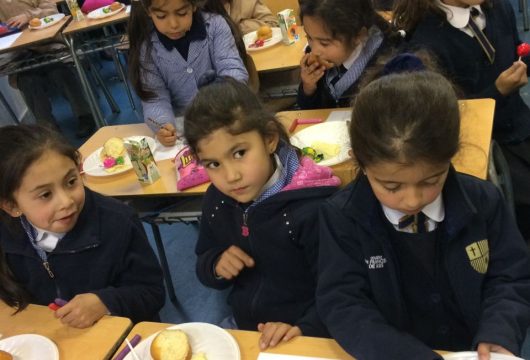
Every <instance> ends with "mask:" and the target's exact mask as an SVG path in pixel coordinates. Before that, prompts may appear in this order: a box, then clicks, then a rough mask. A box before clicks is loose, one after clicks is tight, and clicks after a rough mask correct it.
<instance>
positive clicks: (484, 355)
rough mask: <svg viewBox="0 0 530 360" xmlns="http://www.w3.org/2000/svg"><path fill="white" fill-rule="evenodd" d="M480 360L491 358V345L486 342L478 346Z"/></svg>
mask: <svg viewBox="0 0 530 360" xmlns="http://www.w3.org/2000/svg"><path fill="white" fill-rule="evenodd" d="M477 355H478V360H490V346H489V344H486V343H480V344H479V345H478V347H477Z"/></svg>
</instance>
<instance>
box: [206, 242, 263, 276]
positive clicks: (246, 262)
mask: <svg viewBox="0 0 530 360" xmlns="http://www.w3.org/2000/svg"><path fill="white" fill-rule="evenodd" d="M244 267H254V259H253V258H251V257H250V256H249V255H248V254H247V253H246V252H244V251H243V250H241V249H240V248H239V247H237V246H235V245H232V246H230V247H229V248H228V249H226V250H225V252H224V253H223V254H222V255H221V257H220V258H219V261H218V262H217V264H216V265H215V274H216V275H217V276H220V277H222V278H224V279H226V280H230V279H232V278H235V277H236V276H237V275H239V273H240V272H241V270H243V268H244Z"/></svg>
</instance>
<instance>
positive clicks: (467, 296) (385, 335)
mask: <svg viewBox="0 0 530 360" xmlns="http://www.w3.org/2000/svg"><path fill="white" fill-rule="evenodd" d="M442 194H443V195H442V196H443V201H444V206H445V220H444V226H443V227H442V229H443V231H442V235H441V246H442V247H443V248H444V252H445V254H447V255H446V257H445V258H444V259H441V262H440V263H441V264H442V266H443V268H444V269H445V272H446V274H447V277H448V280H449V284H450V287H451V288H452V290H453V294H454V297H455V300H456V304H457V306H458V308H459V310H460V312H461V314H462V316H463V321H464V322H465V324H466V326H467V327H468V328H469V329H470V331H471V333H472V334H474V339H473V343H472V344H469V349H471V348H472V347H473V348H474V347H476V346H477V345H478V343H480V342H490V343H494V344H498V345H501V346H503V347H504V348H506V349H508V350H509V351H511V352H513V353H515V354H517V353H519V351H520V346H521V344H522V341H523V339H524V336H525V334H526V329H527V328H528V326H529V325H530V258H529V254H528V249H527V246H526V244H525V242H524V240H523V239H522V237H521V235H520V234H519V232H518V230H517V227H516V225H515V223H514V220H513V219H512V218H511V216H510V214H509V211H508V210H507V208H506V206H505V204H504V200H503V198H502V196H501V194H500V192H499V191H498V190H497V189H496V188H495V187H494V186H493V185H492V184H491V183H488V182H485V181H482V180H479V179H476V178H473V177H471V176H467V175H463V174H457V173H456V172H454V170H451V171H450V173H449V176H448V178H447V181H446V183H445V186H444V189H443V193H442ZM386 222H387V220H386V218H384V214H382V211H381V204H380V203H379V201H378V200H377V199H376V197H375V196H374V194H373V192H372V189H371V187H370V185H369V183H368V180H367V179H366V176H360V178H358V179H357V180H356V181H354V182H353V183H351V184H350V185H348V186H347V187H346V188H344V189H342V190H341V191H339V192H338V193H336V194H335V195H334V196H332V197H331V198H330V199H329V200H328V201H327V202H326V203H325V205H324V206H323V207H322V210H321V214H320V224H321V225H320V226H321V230H320V255H319V278H318V287H317V307H318V311H319V314H320V315H321V318H322V320H323V321H324V324H326V326H327V327H328V330H329V332H330V334H331V335H332V337H334V338H335V339H336V340H337V341H338V343H339V344H340V345H341V346H342V347H343V348H344V349H345V350H346V351H347V352H348V353H350V354H351V355H353V356H354V357H355V358H357V359H359V360H366V359H374V360H375V359H377V360H379V359H393V360H400V359H403V360H415V359H417V360H420V359H421V360H427V359H441V357H440V356H439V355H437V354H435V353H434V352H433V351H432V350H431V349H430V348H429V347H428V346H427V345H425V344H423V343H422V342H420V341H419V340H418V339H416V338H415V337H413V336H412V335H411V334H408V333H406V332H405V329H407V328H408V325H409V324H408V322H409V319H408V316H407V309H406V307H405V304H404V298H403V287H402V285H401V283H400V281H399V279H398V277H399V275H398V274H399V269H398V261H397V258H396V256H395V252H394V249H393V248H392V245H391V244H392V243H391V239H390V234H389V232H388V231H389V227H388V226H386V224H385V223H386ZM484 239H485V240H487V243H488V245H489V255H486V256H485V257H484V258H483V260H485V261H486V262H487V261H488V258H489V265H488V266H487V271H485V273H479V271H477V270H475V269H474V268H473V266H472V264H471V260H470V257H469V256H468V254H467V252H466V246H468V245H470V244H473V243H476V242H478V241H481V240H484ZM404 281H406V279H405V280H404ZM429 295H431V294H425V298H426V299H428V298H429ZM443 295H444V294H442V296H443ZM469 349H462V350H469ZM441 350H443V349H441Z"/></svg>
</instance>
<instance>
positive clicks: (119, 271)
mask: <svg viewBox="0 0 530 360" xmlns="http://www.w3.org/2000/svg"><path fill="white" fill-rule="evenodd" d="M0 153H1V154H2V156H1V157H0V206H1V210H0V216H1V222H0V248H1V249H0V255H5V257H4V256H1V257H0V262H1V265H0V300H3V301H4V302H6V303H7V304H8V305H11V306H13V307H15V308H17V309H18V310H22V309H24V308H25V307H26V305H27V304H28V303H29V302H31V303H35V304H41V305H48V304H50V303H53V302H54V301H55V299H56V298H60V299H62V300H63V302H60V304H61V305H64V306H62V307H61V308H60V309H58V310H56V311H55V317H56V318H59V319H60V320H61V321H62V322H63V323H64V324H67V325H69V326H73V327H78V328H84V327H88V326H91V325H92V324H93V323H94V322H96V321H98V320H99V319H100V318H101V317H102V316H103V315H106V314H112V315H117V316H124V317H128V318H130V319H131V320H132V321H133V322H139V321H149V320H151V321H153V320H156V319H158V311H159V310H160V308H161V307H162V305H163V304H164V299H165V296H164V286H163V284H162V272H161V270H160V266H159V265H158V262H157V259H156V257H155V255H154V253H153V250H152V249H151V247H150V245H149V243H148V242H147V237H146V235H145V232H144V229H143V227H142V224H141V223H140V221H139V220H138V217H137V216H136V215H135V213H134V212H133V210H132V209H131V208H129V207H128V206H126V205H124V204H122V203H120V202H118V201H116V200H113V199H110V198H106V197H104V196H101V195H99V194H97V193H94V192H92V191H90V190H89V189H86V188H85V187H84V186H83V181H82V179H81V175H80V174H79V159H80V154H79V153H78V152H77V151H76V150H75V149H74V148H73V147H72V146H70V145H69V144H68V143H67V142H66V140H64V139H63V138H62V137H60V135H59V134H57V133H55V132H53V131H52V130H49V129H48V128H47V127H42V126H30V125H19V126H6V127H3V128H1V129H0ZM2 252H3V254H2ZM64 302H66V304H64Z"/></svg>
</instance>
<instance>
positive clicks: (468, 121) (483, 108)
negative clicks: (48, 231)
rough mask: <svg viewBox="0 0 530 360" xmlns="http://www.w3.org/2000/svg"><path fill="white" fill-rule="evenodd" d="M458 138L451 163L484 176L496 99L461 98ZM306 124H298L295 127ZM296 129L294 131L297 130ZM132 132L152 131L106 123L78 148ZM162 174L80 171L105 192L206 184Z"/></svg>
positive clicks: (168, 171) (290, 116)
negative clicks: (147, 181) (141, 177)
mask: <svg viewBox="0 0 530 360" xmlns="http://www.w3.org/2000/svg"><path fill="white" fill-rule="evenodd" d="M460 106H461V109H462V122H461V142H462V146H461V149H460V151H459V152H458V154H457V155H456V156H455V157H454V159H453V164H454V165H455V167H456V169H457V170H458V171H460V172H464V173H467V174H471V175H474V176H476V177H479V178H482V179H486V174H487V168H488V154H489V147H490V142H491V131H492V127H493V112H494V108H495V101H494V100H491V99H477V100H462V101H460ZM334 110H347V109H319V110H300V111H284V112H280V113H278V114H277V115H278V118H279V119H280V121H281V122H282V123H283V124H284V125H285V126H286V127H287V128H289V126H290V125H291V123H292V121H293V120H294V119H296V118H322V119H326V118H327V117H328V115H329V114H330V112H331V111H334ZM307 126H311V125H300V126H298V127H297V128H296V131H300V130H302V129H304V128H305V127H307ZM296 131H295V132H296ZM134 135H147V136H151V137H153V136H154V135H153V133H152V131H151V130H150V129H149V128H148V127H147V125H145V124H129V125H117V126H105V127H102V128H100V129H99V130H98V131H97V132H96V133H95V134H94V135H92V137H90V138H89V139H88V140H87V141H86V142H85V143H84V144H83V145H82V146H81V147H80V148H79V151H80V152H81V155H82V156H83V158H86V157H87V156H89V155H90V154H91V153H92V152H93V151H95V150H96V149H98V148H99V147H101V146H103V144H104V143H105V141H106V140H107V139H109V138H110V137H113V136H117V137H127V136H134ZM157 165H158V168H159V170H160V173H161V175H162V177H161V179H160V180H158V181H157V182H155V183H154V184H151V185H141V184H140V183H139V182H138V180H137V179H136V175H135V173H134V171H132V170H131V171H127V172H124V173H121V174H117V175H112V176H107V177H93V176H88V175H83V179H84V182H85V185H86V186H88V187H89V188H90V189H92V190H94V191H97V192H99V193H102V194H105V195H108V196H118V197H119V196H160V195H162V196H179V195H180V196H182V195H183V196H189V195H200V194H203V193H204V192H205V191H206V189H207V188H208V184H203V185H199V186H196V187H194V188H190V189H187V190H185V191H178V190H177V177H176V171H175V165H174V164H173V162H172V161H171V160H162V161H158V162H157ZM332 169H333V173H334V174H335V175H336V176H338V177H339V178H340V179H341V180H342V183H343V185H346V184H347V183H349V182H350V181H351V180H352V179H353V178H354V176H355V173H356V170H355V167H354V164H353V163H352V162H350V161H347V162H344V163H342V164H338V165H335V166H332Z"/></svg>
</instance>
